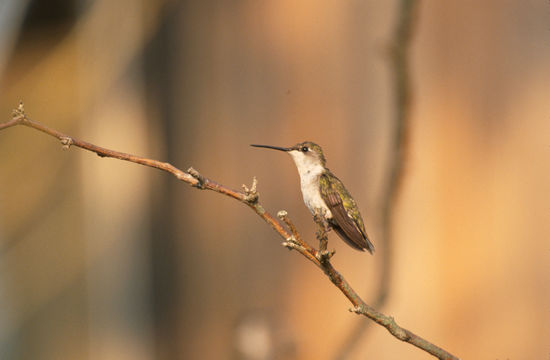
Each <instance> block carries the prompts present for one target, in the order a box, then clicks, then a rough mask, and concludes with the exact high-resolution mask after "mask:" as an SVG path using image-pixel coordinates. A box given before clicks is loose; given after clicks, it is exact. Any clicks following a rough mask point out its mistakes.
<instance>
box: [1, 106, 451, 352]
mask: <svg viewBox="0 0 550 360" xmlns="http://www.w3.org/2000/svg"><path fill="white" fill-rule="evenodd" d="M15 125H25V126H28V127H31V128H33V129H36V130H39V131H42V132H44V133H46V134H48V135H50V136H53V137H55V138H57V139H58V140H59V141H61V143H62V145H63V147H64V148H68V147H70V146H76V147H79V148H81V149H84V150H89V151H92V152H95V153H96V154H97V155H99V156H100V157H111V158H115V159H119V160H125V161H130V162H134V163H137V164H141V165H146V166H150V167H153V168H157V169H160V170H164V171H166V172H169V173H170V174H172V175H174V176H175V177H176V178H178V179H179V180H181V181H183V182H186V183H188V184H189V185H191V186H194V187H198V188H200V189H204V190H212V191H215V192H218V193H220V194H224V195H226V196H229V197H231V198H233V199H236V200H238V201H240V202H242V203H244V204H246V205H248V206H249V207H250V208H251V209H252V210H254V212H255V213H256V214H257V215H258V216H260V217H261V218H262V219H263V220H264V221H265V222H266V223H268V224H269V225H270V226H271V227H272V228H273V229H274V230H275V231H276V232H277V233H278V234H279V235H280V236H281V237H282V238H283V240H284V241H285V243H286V245H285V246H287V247H288V248H289V249H293V250H296V251H298V252H299V253H300V254H302V255H303V256H305V257H306V258H307V259H308V260H310V261H311V262H313V263H314V264H315V265H317V266H318V267H320V268H321V269H322V270H323V272H324V273H325V274H326V275H327V276H328V277H329V279H330V280H331V281H332V283H333V284H334V285H335V286H336V287H338V289H340V291H341V292H342V293H343V294H344V295H345V296H346V297H347V298H348V299H349V301H350V302H351V303H352V305H353V308H352V311H353V312H355V313H357V314H361V315H364V316H366V317H368V318H370V319H372V320H373V321H375V322H376V323H378V324H380V325H382V326H384V327H385V328H386V329H387V330H388V331H389V332H390V333H391V334H392V335H393V336H395V337H396V338H398V339H399V340H402V341H406V342H408V343H410V344H412V345H414V346H416V347H418V348H420V349H422V350H424V351H426V352H428V353H430V354H432V355H434V356H436V357H438V358H439V359H452V360H456V359H458V358H457V357H456V356H454V355H451V354H450V353H448V352H447V351H445V350H443V349H441V348H439V347H437V346H435V345H434V344H432V343H430V342H429V341H427V340H425V339H423V338H421V337H419V336H418V335H416V334H414V333H412V332H410V331H409V330H407V329H404V328H402V327H400V326H399V325H397V323H396V322H395V321H394V319H393V318H392V317H389V316H386V315H384V314H382V313H380V312H378V311H376V310H375V309H374V308H372V307H370V306H368V305H367V304H366V303H365V302H364V301H363V300H362V299H361V298H360V297H359V295H358V294H357V293H356V292H355V290H353V288H352V287H351V286H350V285H349V284H348V282H347V281H346V280H345V279H344V277H343V276H342V275H341V274H340V273H339V272H338V271H336V269H334V267H333V266H332V264H331V263H330V256H327V252H326V251H325V252H324V253H320V252H319V251H317V250H315V249H314V248H313V247H311V246H310V245H308V244H307V243H306V242H305V241H303V240H302V238H301V236H300V235H299V233H298V231H297V230H296V227H295V226H294V225H293V224H292V222H291V221H290V219H288V216H287V214H286V212H284V213H279V217H280V218H281V219H282V220H283V221H284V222H285V224H286V225H287V226H288V227H289V229H290V230H291V232H290V233H289V232H288V231H287V230H286V229H285V228H284V225H283V224H281V223H280V222H279V221H278V220H277V219H276V218H275V217H273V216H272V215H271V214H270V213H268V212H267V211H266V210H265V209H264V208H263V207H262V206H261V205H260V203H259V201H258V193H257V191H256V183H257V182H256V181H253V184H252V186H251V188H250V189H249V188H247V187H246V186H244V192H239V191H235V190H232V189H229V188H227V187H225V186H223V185H221V184H219V183H217V182H215V181H213V180H210V179H208V178H206V177H204V176H202V175H201V174H200V173H199V172H198V171H196V170H194V169H190V170H189V171H188V172H184V171H182V170H180V169H178V168H176V167H175V166H173V165H171V164H169V163H166V162H161V161H157V160H153V159H148V158H144V157H140V156H135V155H130V154H126V153H122V152H118V151H114V150H110V149H106V148H102V147H99V146H97V145H94V144H90V143H88V142H85V141H81V140H79V139H76V138H74V137H72V136H68V135H66V134H63V133H61V132H59V131H57V130H54V129H51V128H49V127H47V126H45V125H43V124H41V123H39V122H36V121H33V120H30V119H29V118H28V117H27V116H26V115H25V112H24V109H23V104H22V103H21V104H20V105H19V108H18V109H17V110H16V111H15V112H14V116H13V118H12V120H10V121H8V122H6V123H4V124H0V130H2V129H5V128H8V127H11V126H15ZM320 226H323V227H324V230H323V231H320V232H318V235H319V236H320V237H321V236H326V224H325V223H324V222H321V224H320Z"/></svg>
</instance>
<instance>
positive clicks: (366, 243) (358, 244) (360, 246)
mask: <svg viewBox="0 0 550 360" xmlns="http://www.w3.org/2000/svg"><path fill="white" fill-rule="evenodd" d="M332 228H333V229H334V231H336V233H337V234H338V236H340V237H341V238H342V240H344V241H345V242H346V244H348V245H349V246H351V247H352V248H354V249H355V250H359V251H365V250H367V251H368V252H369V253H371V254H372V253H374V245H373V244H372V243H371V242H370V240H369V239H368V238H366V237H361V240H362V241H354V240H355V239H351V238H349V237H348V236H347V235H346V233H345V232H344V230H342V228H341V227H340V226H338V225H335V224H332Z"/></svg>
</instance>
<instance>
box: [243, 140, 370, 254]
mask: <svg viewBox="0 0 550 360" xmlns="http://www.w3.org/2000/svg"><path fill="white" fill-rule="evenodd" d="M251 146H254V147H260V148H267V149H275V150H279V151H284V152H286V153H288V154H289V155H290V156H292V159H293V160H294V163H295V164H296V167H297V168H298V173H299V174H300V184H301V188H302V195H303V197H304V202H305V204H306V206H307V208H308V209H309V211H311V213H312V214H313V215H315V213H316V212H320V214H321V215H322V216H324V217H325V220H326V221H327V223H328V224H329V225H330V227H332V228H333V229H334V230H335V231H336V233H337V234H338V235H339V236H340V237H341V238H342V239H343V240H344V241H345V242H346V243H347V244H348V245H350V246H351V247H353V248H354V249H357V250H361V251H364V250H368V252H370V253H371V254H372V253H373V252H374V245H373V244H372V243H371V242H370V240H369V238H368V236H367V231H366V230H365V225H364V223H363V219H362V218H361V214H360V213H359V208H358V207H357V204H356V203H355V200H353V198H352V197H351V195H350V193H349V192H348V191H347V189H346V188H345V187H344V184H342V182H341V181H340V179H338V178H337V177H336V176H334V174H333V173H332V172H331V171H330V170H329V169H328V168H327V167H326V160H325V156H324V154H323V150H322V149H321V147H320V146H319V145H317V144H315V143H313V142H311V141H305V142H302V143H299V144H296V145H294V146H291V147H288V148H284V147H279V146H270V145H251Z"/></svg>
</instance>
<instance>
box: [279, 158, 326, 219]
mask: <svg viewBox="0 0 550 360" xmlns="http://www.w3.org/2000/svg"><path fill="white" fill-rule="evenodd" d="M289 153H290V155H291V156H292V158H293V159H294V162H295V163H296V167H297V168H298V173H299V174H300V185H301V188H302V196H303V197H304V203H305V204H306V206H307V208H308V209H309V211H311V213H312V214H315V210H316V209H322V210H324V211H325V214H326V216H327V218H332V214H331V212H330V210H329V209H328V207H327V205H326V204H325V201H324V200H323V198H322V197H321V194H320V192H319V190H318V189H319V177H320V176H321V174H322V173H323V171H324V170H325V169H324V168H323V166H322V165H321V164H318V163H316V162H314V161H312V159H311V158H309V157H307V156H305V155H304V154H303V153H301V152H299V151H290V152H289Z"/></svg>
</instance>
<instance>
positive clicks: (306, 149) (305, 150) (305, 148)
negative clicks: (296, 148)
mask: <svg viewBox="0 0 550 360" xmlns="http://www.w3.org/2000/svg"><path fill="white" fill-rule="evenodd" d="M300 150H302V152H307V151H308V150H309V149H308V148H307V146H302V148H301V149H300Z"/></svg>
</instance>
